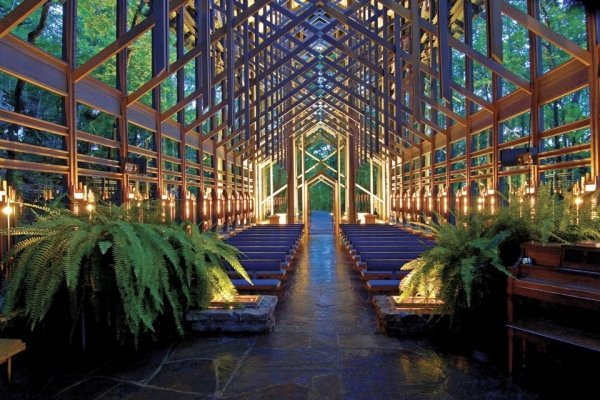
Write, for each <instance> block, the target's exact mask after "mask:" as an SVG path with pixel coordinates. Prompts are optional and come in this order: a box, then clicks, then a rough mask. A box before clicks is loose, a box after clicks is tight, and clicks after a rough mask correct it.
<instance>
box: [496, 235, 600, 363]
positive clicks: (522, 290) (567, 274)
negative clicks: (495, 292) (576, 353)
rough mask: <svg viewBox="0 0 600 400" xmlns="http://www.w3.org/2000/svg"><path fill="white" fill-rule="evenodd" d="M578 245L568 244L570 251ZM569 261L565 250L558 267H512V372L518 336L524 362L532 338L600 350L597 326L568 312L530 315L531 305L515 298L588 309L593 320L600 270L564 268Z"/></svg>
mask: <svg viewBox="0 0 600 400" xmlns="http://www.w3.org/2000/svg"><path fill="white" fill-rule="evenodd" d="M576 247H577V246H571V247H569V251H573V250H572V248H576ZM584 250H585V249H584ZM563 253H564V252H563ZM526 255H527V256H529V254H526ZM566 264H567V263H566V262H565V260H564V254H563V256H562V257H561V262H560V265H559V266H558V267H556V266H548V265H532V264H521V265H519V266H517V267H516V268H514V270H513V271H511V272H512V273H513V276H514V277H509V278H508V286H507V295H508V296H507V302H508V304H507V311H508V323H507V330H508V370H509V373H512V372H513V364H514V353H515V343H514V342H515V338H519V339H521V360H522V361H523V362H524V361H525V349H526V345H527V343H529V342H531V343H535V344H546V343H554V344H560V345H568V346H574V347H577V348H580V349H584V350H588V351H592V352H596V353H598V352H600V332H599V331H598V329H597V328H596V329H588V330H585V329H583V330H582V329H581V328H582V327H580V326H576V325H577V324H576V323H574V322H576V321H572V320H569V319H568V316H567V315H561V316H562V317H563V318H561V319H557V318H556V316H554V315H552V314H548V315H546V316H538V315H528V313H527V311H528V309H529V307H523V306H521V305H520V303H519V302H516V301H515V299H516V298H522V299H529V301H533V302H535V303H538V304H556V305H561V306H567V307H571V308H574V309H577V310H580V312H585V314H586V316H588V318H590V319H591V320H592V321H595V320H597V318H598V317H599V316H600V274H599V273H597V272H596V271H595V270H593V269H592V268H590V270H589V271H585V270H574V269H571V268H564V265H566ZM592 267H593V266H592ZM564 317H566V319H565V318H564Z"/></svg>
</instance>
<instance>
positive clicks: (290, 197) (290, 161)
mask: <svg viewBox="0 0 600 400" xmlns="http://www.w3.org/2000/svg"><path fill="white" fill-rule="evenodd" d="M286 145H287V154H288V156H287V160H286V161H287V173H288V179H287V192H288V193H287V221H288V224H293V223H294V222H296V210H295V205H296V168H295V160H296V151H295V149H294V135H289V136H288V138H287V144H286Z"/></svg>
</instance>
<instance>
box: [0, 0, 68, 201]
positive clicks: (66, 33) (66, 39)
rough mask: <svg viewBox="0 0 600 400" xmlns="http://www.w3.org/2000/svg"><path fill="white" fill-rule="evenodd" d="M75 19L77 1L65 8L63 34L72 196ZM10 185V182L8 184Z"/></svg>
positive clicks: (66, 117)
mask: <svg viewBox="0 0 600 400" xmlns="http://www.w3.org/2000/svg"><path fill="white" fill-rule="evenodd" d="M76 19H77V1H76V0H70V1H68V2H67V4H66V6H65V26H64V29H65V34H64V36H63V37H64V46H63V48H64V54H65V61H66V62H67V73H66V78H67V79H66V80H67V96H66V98H65V119H66V121H65V122H66V125H67V130H68V135H69V136H68V140H67V141H66V145H67V151H68V152H69V174H68V176H67V186H68V188H69V189H68V190H69V194H70V195H71V196H72V195H73V190H74V188H75V187H76V186H77V184H78V176H77V175H78V171H77V170H78V166H77V115H76V114H77V104H76V100H75V80H74V76H73V75H74V69H75V48H76V38H75V33H76V29H77V28H76ZM9 183H10V182H9Z"/></svg>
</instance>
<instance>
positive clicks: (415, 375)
mask: <svg viewBox="0 0 600 400" xmlns="http://www.w3.org/2000/svg"><path fill="white" fill-rule="evenodd" d="M311 225H312V226H311V228H312V229H311V235H309V236H308V237H306V235H305V239H304V240H303V244H302V246H301V247H300V249H299V251H298V254H297V257H296V260H295V262H296V263H297V266H298V270H297V272H296V273H295V274H293V275H292V276H290V278H289V279H288V283H287V288H286V298H285V299H284V301H283V302H281V303H280V304H279V305H278V310H277V327H276V329H275V331H274V332H272V333H270V334H269V335H265V336H260V337H258V338H257V339H256V342H255V343H254V345H252V346H251V347H250V348H249V349H248V351H247V353H245V356H244V358H243V360H241V362H240V363H239V365H238V366H236V369H235V371H234V374H233V376H231V380H230V382H229V385H228V386H227V387H226V388H225V390H224V392H223V395H224V398H232V399H234V398H235V399H238V398H252V399H370V400H373V399H398V398H407V399H419V398H432V397H433V398H456V399H463V398H465V395H466V394H467V393H469V397H470V398H478V397H480V396H481V397H485V396H487V395H489V394H490V393H494V394H493V395H492V396H494V397H495V398H502V397H504V396H506V398H515V395H517V396H521V397H523V393H519V392H518V391H516V390H514V389H513V391H511V390H509V389H507V388H506V387H505V385H506V383H505V382H504V381H501V380H497V379H495V378H490V377H485V376H481V375H480V374H479V373H478V372H477V369H478V368H479V367H478V366H475V368H472V367H474V366H473V365H469V362H468V361H467V360H466V359H465V358H462V357H455V356H453V357H450V358H443V357H442V356H440V355H438V354H436V353H435V352H434V351H433V350H431V349H429V348H425V347H423V346H421V345H420V344H419V343H418V342H416V341H413V340H399V339H397V338H392V337H387V336H384V335H381V334H377V333H376V324H375V313H374V310H373V307H372V305H371V304H370V303H369V301H368V299H367V296H366V293H365V291H364V290H363V289H362V287H361V282H360V280H359V278H358V276H357V275H356V274H352V269H351V268H350V264H349V262H348V260H347V259H346V254H345V252H344V249H343V247H342V245H341V243H340V239H339V236H337V235H333V232H332V227H331V216H330V214H329V213H325V212H313V214H312V216H311ZM328 230H329V232H328ZM496 372H497V371H496ZM482 390H485V392H481V391H482ZM525 397H526V396H525Z"/></svg>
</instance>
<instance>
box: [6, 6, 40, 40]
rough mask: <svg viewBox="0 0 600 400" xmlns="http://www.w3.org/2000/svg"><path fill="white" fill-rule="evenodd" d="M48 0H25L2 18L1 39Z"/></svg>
mask: <svg viewBox="0 0 600 400" xmlns="http://www.w3.org/2000/svg"><path fill="white" fill-rule="evenodd" d="M46 1H47V0H24V1H23V2H22V3H21V4H19V5H18V6H16V7H15V8H14V9H13V10H12V11H11V12H9V13H8V14H6V15H5V16H4V17H2V18H1V19H0V39H2V38H3V37H4V36H6V35H8V34H9V33H10V32H11V31H12V30H13V29H14V28H15V27H16V26H17V25H19V24H20V23H21V22H23V21H25V19H27V17H29V16H30V15H31V14H33V13H34V12H36V11H37V9H38V8H40V7H41V6H42V5H43V4H44V3H46Z"/></svg>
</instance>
